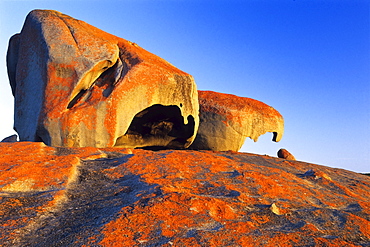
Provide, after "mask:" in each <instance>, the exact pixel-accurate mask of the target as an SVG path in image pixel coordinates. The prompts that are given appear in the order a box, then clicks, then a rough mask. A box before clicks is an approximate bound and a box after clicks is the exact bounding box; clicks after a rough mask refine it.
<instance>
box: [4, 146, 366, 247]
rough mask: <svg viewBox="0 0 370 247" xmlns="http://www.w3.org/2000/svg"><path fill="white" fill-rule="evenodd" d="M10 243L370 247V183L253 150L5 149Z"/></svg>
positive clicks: (6, 217) (6, 222)
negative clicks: (263, 154) (241, 151)
mask: <svg viewBox="0 0 370 247" xmlns="http://www.w3.org/2000/svg"><path fill="white" fill-rule="evenodd" d="M0 152H1V154H2V155H1V156H0V170H1V173H0V225H1V231H0V245H1V246H12V247H14V246H22V247H23V246H63V247H65V246H74V247H75V246H191V247H193V246H369V245H370V204H369V201H370V177H368V176H365V175H362V174H358V173H354V172H350V171H346V170H342V169H334V168H329V167H325V166H319V165H314V164H309V163H304V162H299V161H287V160H283V159H279V158H273V157H269V156H260V155H253V154H247V153H235V152H213V151H191V150H181V151H174V150H164V151H158V152H153V151H146V150H140V149H134V150H130V149H119V148H105V149H98V148H60V147H59V148H53V147H48V146H45V145H44V144H41V143H27V142H18V143H0Z"/></svg>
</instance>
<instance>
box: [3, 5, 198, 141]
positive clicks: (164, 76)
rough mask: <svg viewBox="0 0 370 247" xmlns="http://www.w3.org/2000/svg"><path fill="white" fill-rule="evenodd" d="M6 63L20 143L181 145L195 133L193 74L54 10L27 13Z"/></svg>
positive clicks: (196, 121) (196, 125) (130, 43)
mask: <svg viewBox="0 0 370 247" xmlns="http://www.w3.org/2000/svg"><path fill="white" fill-rule="evenodd" d="M20 57H21V58H22V59H19V58H20ZM7 67H8V75H9V80H10V84H11V87H12V92H13V95H14V97H15V123H14V128H15V130H16V131H17V132H18V134H19V137H20V140H22V141H43V142H44V143H46V144H47V145H51V146H63V147H86V146H92V147H112V146H122V147H142V146H168V147H176V148H186V147H188V146H189V145H190V144H191V142H192V141H193V139H194V138H195V134H196V132H197V129H198V123H199V120H198V119H199V117H198V112H199V105H198V96H197V90H196V85H195V82H194V79H193V77H192V76H191V75H189V74H187V73H185V72H183V71H181V70H179V69H177V68H176V67H174V66H173V65H171V64H170V63H168V62H167V61H165V60H163V59H162V58H159V57H158V56H156V55H154V54H152V53H150V52H148V51H146V50H144V49H143V48H141V47H139V46H138V45H136V44H134V43H132V42H130V41H127V40H124V39H122V38H119V37H116V36H114V35H111V34H109V33H106V32H104V31H102V30H100V29H98V28H96V27H93V26H91V25H89V24H87V23H85V22H83V21H80V20H76V19H73V18H72V17H69V16H67V15H64V14H62V13H60V12H57V11H52V10H34V11H32V12H30V13H29V15H28V16H27V18H26V21H25V23H24V26H23V28H22V31H21V33H20V34H16V35H14V36H13V37H12V38H11V39H10V41H9V47H8V53H7ZM142 121H145V125H144V124H143V123H142Z"/></svg>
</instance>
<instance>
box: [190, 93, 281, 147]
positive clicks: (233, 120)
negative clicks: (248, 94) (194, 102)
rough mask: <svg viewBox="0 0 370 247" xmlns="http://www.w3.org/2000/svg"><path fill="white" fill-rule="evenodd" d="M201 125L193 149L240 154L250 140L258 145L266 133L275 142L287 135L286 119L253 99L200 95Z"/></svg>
mask: <svg viewBox="0 0 370 247" xmlns="http://www.w3.org/2000/svg"><path fill="white" fill-rule="evenodd" d="M198 96H199V105H200V109H199V111H200V125H199V130H198V134H197V137H196V139H195V140H194V142H193V144H192V145H191V146H190V148H191V149H195V150H200V149H203V150H204V149H205V150H214V151H228V150H232V151H239V149H240V148H241V147H242V145H243V144H244V141H245V139H246V138H247V137H249V138H251V139H253V140H254V141H257V139H258V137H259V136H260V135H263V134H265V133H266V132H272V133H273V141H276V142H278V141H280V139H281V138H282V136H283V133H284V119H283V117H282V116H281V114H280V113H279V112H278V111H276V110H275V109H274V108H272V107H271V106H268V105H266V104H265V103H263V102H260V101H258V100H254V99H251V98H245V97H238V96H236V95H231V94H224V93H217V92H212V91H198Z"/></svg>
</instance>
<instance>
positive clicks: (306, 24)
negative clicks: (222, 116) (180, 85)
mask: <svg viewBox="0 0 370 247" xmlns="http://www.w3.org/2000/svg"><path fill="white" fill-rule="evenodd" d="M36 8H38V9H54V10H58V11H60V12H63V13H65V14H67V15H70V16H72V17H74V18H77V19H80V20H83V21H86V22H88V23H90V24H92V25H94V26H96V27H98V28H101V29H103V30H105V31H107V32H110V33H112V34H115V35H117V36H120V37H122V38H124V39H127V40H130V41H132V42H135V43H137V44H138V45H140V46H141V47H143V48H145V49H147V50H149V51H150V52H152V53H155V54H157V55H159V56H160V57H162V58H164V59H166V60H167V61H169V62H170V63H172V64H173V65H175V66H176V67H178V68H180V69H182V70H183V71H185V72H187V73H189V74H191V75H193V76H194V78H195V80H196V83H197V85H198V88H199V89H200V90H213V91H218V92H224V93H231V94H236V95H239V96H243V97H250V98H254V99H257V100H260V101H263V102H265V103H266V104H269V105H271V106H273V107H274V108H275V109H277V110H278V111H279V112H280V113H281V114H282V115H283V116H284V119H285V135H284V137H283V139H282V141H281V142H279V143H274V142H272V141H271V139H272V134H270V133H267V134H266V135H264V136H261V137H260V140H259V141H258V142H257V143H254V142H253V141H251V140H250V139H247V141H246V143H245V145H244V147H243V148H242V151H244V152H251V153H259V154H268V155H272V156H276V152H277V151H278V149H279V148H282V147H284V148H286V149H288V150H289V151H291V153H292V154H293V155H295V156H296V158H297V159H298V160H302V161H307V162H312V163H316V164H322V165H327V166H331V167H338V168H345V169H348V170H352V171H357V172H370V14H369V11H370V2H369V1H367V0H330V1H329V0H327V1H325V0H321V1H320V0H295V1H294V0H265V1H264V0H254V1H252V0H251V1H248V0H244V1H242V0H239V1H236V0H235V1H234V0H223V1H217V0H209V1H206V0H204V1H202V0H131V1H124V0H122V1H109V0H106V1H83V0H77V1H56V0H55V1H53V0H49V1H31V0H27V1H17V0H0V31H1V35H0V78H1V80H0V95H1V97H0V112H1V117H2V119H1V121H0V138H3V137H5V136H8V135H11V134H13V130H12V124H13V116H12V115H13V98H12V95H11V91H10V87H9V85H8V78H7V74H6V65H5V54H6V49H7V43H8V39H9V38H10V36H11V35H13V34H15V33H17V32H19V31H20V30H21V27H22V24H23V21H24V18H25V17H26V15H27V13H28V12H29V11H31V10H32V9H36Z"/></svg>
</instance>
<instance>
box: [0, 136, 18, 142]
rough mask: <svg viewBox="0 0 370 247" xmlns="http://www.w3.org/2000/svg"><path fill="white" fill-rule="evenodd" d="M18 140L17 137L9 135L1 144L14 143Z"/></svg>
mask: <svg viewBox="0 0 370 247" xmlns="http://www.w3.org/2000/svg"><path fill="white" fill-rule="evenodd" d="M17 140H18V136H17V135H11V136H8V137H5V138H4V139H3V140H2V141H1V142H16V141H17Z"/></svg>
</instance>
